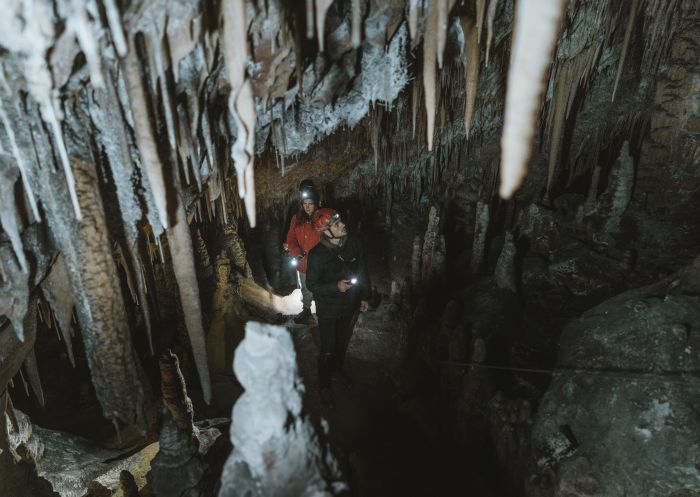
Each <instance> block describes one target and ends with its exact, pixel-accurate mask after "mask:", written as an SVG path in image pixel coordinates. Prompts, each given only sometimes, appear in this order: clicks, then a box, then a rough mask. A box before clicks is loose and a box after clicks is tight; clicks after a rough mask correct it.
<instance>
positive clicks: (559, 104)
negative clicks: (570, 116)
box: [546, 61, 572, 196]
mask: <svg viewBox="0 0 700 497" xmlns="http://www.w3.org/2000/svg"><path fill="white" fill-rule="evenodd" d="M571 79H572V76H571V64H570V63H569V62H568V61H566V62H564V63H563V64H562V65H561V66H560V67H559V69H558V71H557V75H556V77H555V78H554V81H555V83H554V84H555V89H554V98H553V99H552V111H551V113H552V114H553V116H554V117H553V119H552V125H551V133H550V140H549V142H550V148H549V166H548V169H547V190H546V193H547V196H549V195H550V193H551V188H552V182H553V180H554V171H555V169H556V166H557V161H558V159H559V147H560V145H561V140H562V135H563V133H564V124H565V120H566V106H567V105H566V104H567V100H568V97H569V89H570V86H569V85H570V81H571Z"/></svg>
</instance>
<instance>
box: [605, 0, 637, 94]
mask: <svg viewBox="0 0 700 497" xmlns="http://www.w3.org/2000/svg"><path fill="white" fill-rule="evenodd" d="M638 6H639V0H632V1H631V3H630V13H629V17H628V18H627V27H626V28H625V39H624V41H623V42H622V52H621V53H620V62H619V63H618V65H617V74H616V75H615V84H614V85H613V92H612V98H611V99H610V101H611V102H613V101H615V94H616V93H617V85H618V83H619V82H620V76H621V75H622V68H623V67H624V65H625V58H626V57H627V49H628V48H629V43H630V36H631V35H632V29H633V28H634V21H635V19H636V18H637V7H638Z"/></svg>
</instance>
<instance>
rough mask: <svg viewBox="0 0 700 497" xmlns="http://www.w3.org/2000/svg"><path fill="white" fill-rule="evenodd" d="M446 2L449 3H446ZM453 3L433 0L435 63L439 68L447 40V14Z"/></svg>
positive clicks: (449, 0)
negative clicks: (435, 25) (435, 13)
mask: <svg viewBox="0 0 700 497" xmlns="http://www.w3.org/2000/svg"><path fill="white" fill-rule="evenodd" d="M448 2H449V4H450V5H448ZM453 4H454V2H453V1H452V0H433V9H435V8H436V7H437V33H436V41H435V49H436V50H437V63H438V68H440V69H442V57H443V55H444V53H445V43H446V41H447V15H448V13H449V10H450V9H451V8H452V5H453Z"/></svg>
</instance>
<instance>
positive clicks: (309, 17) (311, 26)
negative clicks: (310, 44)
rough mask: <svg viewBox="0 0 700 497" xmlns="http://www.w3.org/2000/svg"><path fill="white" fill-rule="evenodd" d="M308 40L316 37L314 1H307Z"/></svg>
mask: <svg viewBox="0 0 700 497" xmlns="http://www.w3.org/2000/svg"><path fill="white" fill-rule="evenodd" d="M305 10H306V39H307V40H310V39H311V38H313V37H314V0H306V9H305Z"/></svg>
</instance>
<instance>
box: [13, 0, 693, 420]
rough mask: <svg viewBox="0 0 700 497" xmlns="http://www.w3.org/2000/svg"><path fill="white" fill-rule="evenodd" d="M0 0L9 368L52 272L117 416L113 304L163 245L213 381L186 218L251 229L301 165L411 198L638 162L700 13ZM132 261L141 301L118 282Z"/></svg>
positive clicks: (120, 374)
mask: <svg viewBox="0 0 700 497" xmlns="http://www.w3.org/2000/svg"><path fill="white" fill-rule="evenodd" d="M3 9H4V12H3V15H2V16H0V202H2V213H1V215H0V220H1V221H2V237H1V238H0V281H1V282H2V285H3V286H2V293H0V316H3V317H2V320H1V321H0V326H2V327H3V328H4V329H3V330H2V332H0V337H1V339H2V340H4V341H3V342H2V343H1V344H0V354H1V356H0V357H1V358H2V362H1V363H0V364H1V366H0V372H3V369H5V370H7V371H5V373H9V372H10V371H12V372H14V371H16V370H17V367H18V365H17V361H13V360H11V358H13V357H16V358H22V359H23V358H24V357H25V356H26V354H27V351H26V348H27V347H26V345H23V344H26V343H27V341H29V342H31V341H32V340H33V338H32V336H31V335H32V333H33V332H32V326H33V325H32V323H27V322H26V321H27V319H26V316H27V314H28V313H27V310H28V309H30V308H31V306H32V305H37V303H36V298H37V297H36V295H35V290H36V289H37V288H41V289H42V290H43V295H45V298H44V299H45V300H47V301H48V302H49V303H50V304H51V307H52V308H53V312H54V314H55V315H56V318H57V320H58V321H59V326H60V328H62V329H63V330H64V331H65V330H67V329H69V328H70V320H71V313H72V309H73V308H75V313H76V316H77V320H78V322H79V324H80V328H81V330H82V334H83V342H84V344H85V352H86V355H87V358H88V363H89V366H90V370H91V372H92V378H93V383H94V385H95V387H96V391H97V394H98V398H99V400H100V404H101V406H102V409H103V414H104V416H105V417H106V418H108V419H110V420H113V421H115V422H123V423H136V422H138V420H139V418H140V416H141V413H140V410H141V408H142V405H143V402H144V395H145V393H144V392H143V391H141V390H140V389H139V388H133V387H132V386H131V385H140V381H139V379H138V376H139V375H140V374H141V372H140V369H139V365H138V361H137V359H136V357H135V355H134V353H133V347H132V344H131V337H130V333H129V326H128V324H127V319H126V315H125V313H124V310H123V309H124V306H125V304H124V301H123V300H124V299H125V298H134V299H135V300H141V301H145V300H146V299H147V294H148V293H149V292H150V291H151V289H149V288H148V281H147V278H145V277H143V275H144V274H146V273H148V271H147V270H145V269H144V266H146V265H148V262H147V260H146V259H148V258H149V257H163V253H166V254H167V253H169V256H170V257H171V258H172V261H173V269H174V273H175V278H176V280H177V283H178V287H179V299H180V302H181V305H182V309H183V313H184V316H185V322H186V327H187V332H188V334H189V337H190V341H191V344H192V348H193V352H194V357H195V360H196V362H197V370H198V371H199V377H200V381H201V383H202V389H203V391H204V396H205V398H206V399H208V398H209V397H210V396H211V393H210V389H209V378H208V372H207V356H206V350H205V349H204V342H203V333H204V332H203V328H202V318H201V309H200V305H199V301H200V299H199V289H198V286H197V278H196V274H195V267H194V255H193V254H194V248H193V243H192V239H191V235H190V230H189V228H188V222H191V221H192V220H193V219H198V220H201V219H204V218H207V219H217V220H218V221H219V222H220V223H223V224H226V223H236V222H237V223H247V224H248V225H249V226H251V227H254V226H255V225H256V224H258V223H260V222H261V219H264V215H265V212H266V211H267V210H268V209H273V208H274V206H276V205H280V204H281V203H283V202H284V201H286V200H288V199H289V198H290V196H291V195H293V194H294V189H295V188H296V185H297V184H298V182H299V180H301V179H303V178H304V177H307V176H312V177H314V178H315V179H317V181H318V183H319V184H321V185H324V184H331V183H334V182H337V184H338V185H339V187H341V188H345V189H348V190H352V189H355V192H357V191H364V192H365V194H367V192H368V191H371V192H381V195H384V196H385V197H391V196H392V195H394V196H400V195H404V196H407V197H410V198H415V199H417V200H418V199H420V198H421V196H425V195H428V196H429V195H435V194H436V193H435V192H436V191H438V190H442V191H448V190H449V189H450V188H452V187H453V186H454V185H457V184H461V185H465V184H466V185H467V186H465V188H467V189H468V190H469V191H470V192H472V193H469V194H468V198H470V200H473V201H476V200H478V199H479V198H491V197H493V196H494V195H498V194H500V195H501V197H503V198H504V199H508V198H511V197H513V196H514V195H516V198H518V196H520V198H524V199H530V200H532V199H535V198H536V197H538V196H539V197H544V198H551V197H553V196H554V195H555V194H556V193H557V191H559V190H560V189H561V185H562V184H571V183H572V182H574V181H575V180H576V179H577V178H579V177H580V176H582V175H584V174H590V172H591V171H592V170H593V169H594V168H595V166H596V164H597V161H598V160H599V159H600V157H601V156H602V155H604V154H617V152H618V151H619V150H620V147H621V146H622V143H623V142H625V141H626V142H630V143H631V152H630V153H631V154H632V155H633V156H635V157H636V156H638V155H639V150H640V149H641V148H642V141H643V138H644V136H645V135H644V133H646V132H647V131H648V129H649V127H650V123H652V122H653V120H654V115H653V112H652V110H653V106H652V105H651V104H652V102H654V101H655V99H657V95H656V93H655V92H657V91H659V90H658V87H657V85H656V84H655V81H656V79H657V74H658V72H659V71H660V70H661V69H663V68H664V67H665V66H664V64H666V65H667V64H668V60H667V59H668V52H669V44H670V42H671V40H673V39H674V34H675V33H676V32H677V31H678V30H680V29H682V28H684V27H687V26H685V24H684V23H685V22H687V21H685V20H684V19H685V17H684V16H685V15H686V14H688V13H693V12H694V13H695V15H696V16H697V7H696V6H694V4H693V2H690V1H682V0H668V1H666V0H632V1H629V2H627V1H619V0H600V1H591V0H569V1H564V0H547V1H545V0H519V1H517V2H513V1H512V0H488V1H487V0H474V1H472V0H466V1H461V2H460V1H455V0H432V1H431V0H425V1H421V0H408V1H403V0H386V1H380V0H369V1H366V0H351V1H350V0H348V1H340V0H336V1H335V2H334V1H332V0H315V1H312V0H307V1H306V2H294V3H292V2H283V1H280V0H266V1H262V0H261V1H258V2H255V1H245V0H228V1H222V2H209V1H198V0H172V1H165V0H158V1H145V0H144V1H136V0H131V1H128V0H124V1H119V0H100V1H97V0H54V1H51V0H7V1H6V2H4V3H3ZM686 17H687V16H686ZM678 50H679V51H680V52H679V53H678V54H676V58H677V59H678V58H681V59H682V58H683V57H692V53H691V54H690V55H688V54H687V53H686V54H684V53H682V48H679V49H678ZM687 50H688V51H691V52H692V50H691V48H688V49H687ZM679 70H680V69H679ZM611 106H612V107H611ZM611 108H612V109H614V112H611V111H610V109H611ZM693 143H694V144H695V146H697V142H693ZM684 153H686V154H691V155H692V154H693V153H694V154H696V155H697V148H695V149H694V150H690V151H685V152H684ZM649 167H652V166H649ZM528 168H529V169H530V170H531V171H530V174H529V175H528ZM691 176H692V174H691ZM659 177H661V178H664V177H665V176H663V175H660V176H659ZM669 177H673V174H669ZM646 178H649V175H647V176H646ZM653 178H654V176H653V175H652V176H651V179H649V181H653ZM670 181H671V183H672V184H671V186H670V187H669V188H670V189H672V188H676V187H677V184H676V182H674V181H675V180H670ZM678 181H681V180H678ZM693 181H697V180H696V179H694V180H693ZM440 185H443V186H442V187H441V186H440ZM516 192H517V194H516ZM375 195H379V193H375ZM469 195H471V197H469ZM389 202H391V199H390V198H389ZM159 254H160V255H159ZM121 271H124V272H126V273H127V275H128V279H129V289H130V290H131V292H132V295H131V296H128V297H127V296H122V294H121V293H120V292H119V291H118V290H117V291H116V292H115V291H114V290H110V289H118V288H120V284H119V273H120V272H121ZM144 313H146V315H145V316H144V319H145V322H146V324H147V327H148V332H149V334H150V333H151V330H150V326H149V325H148V323H149V322H150V319H151V318H150V316H149V315H148V306H147V305H146V306H144ZM29 314H31V313H29ZM10 327H11V328H12V330H13V332H12V335H10V334H9V328H10ZM64 335H65V342H66V344H67V346H68V348H69V349H70V333H68V332H65V333H64ZM13 337H14V338H13ZM5 342H8V343H5ZM71 354H72V352H71ZM71 357H72V355H71ZM19 362H21V360H20V361H19ZM5 373H3V374H2V376H1V378H2V379H7V378H8V377H11V376H12V374H9V376H8V374H5ZM125 379H126V380H125ZM5 383H6V382H5ZM3 384H4V383H3Z"/></svg>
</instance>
